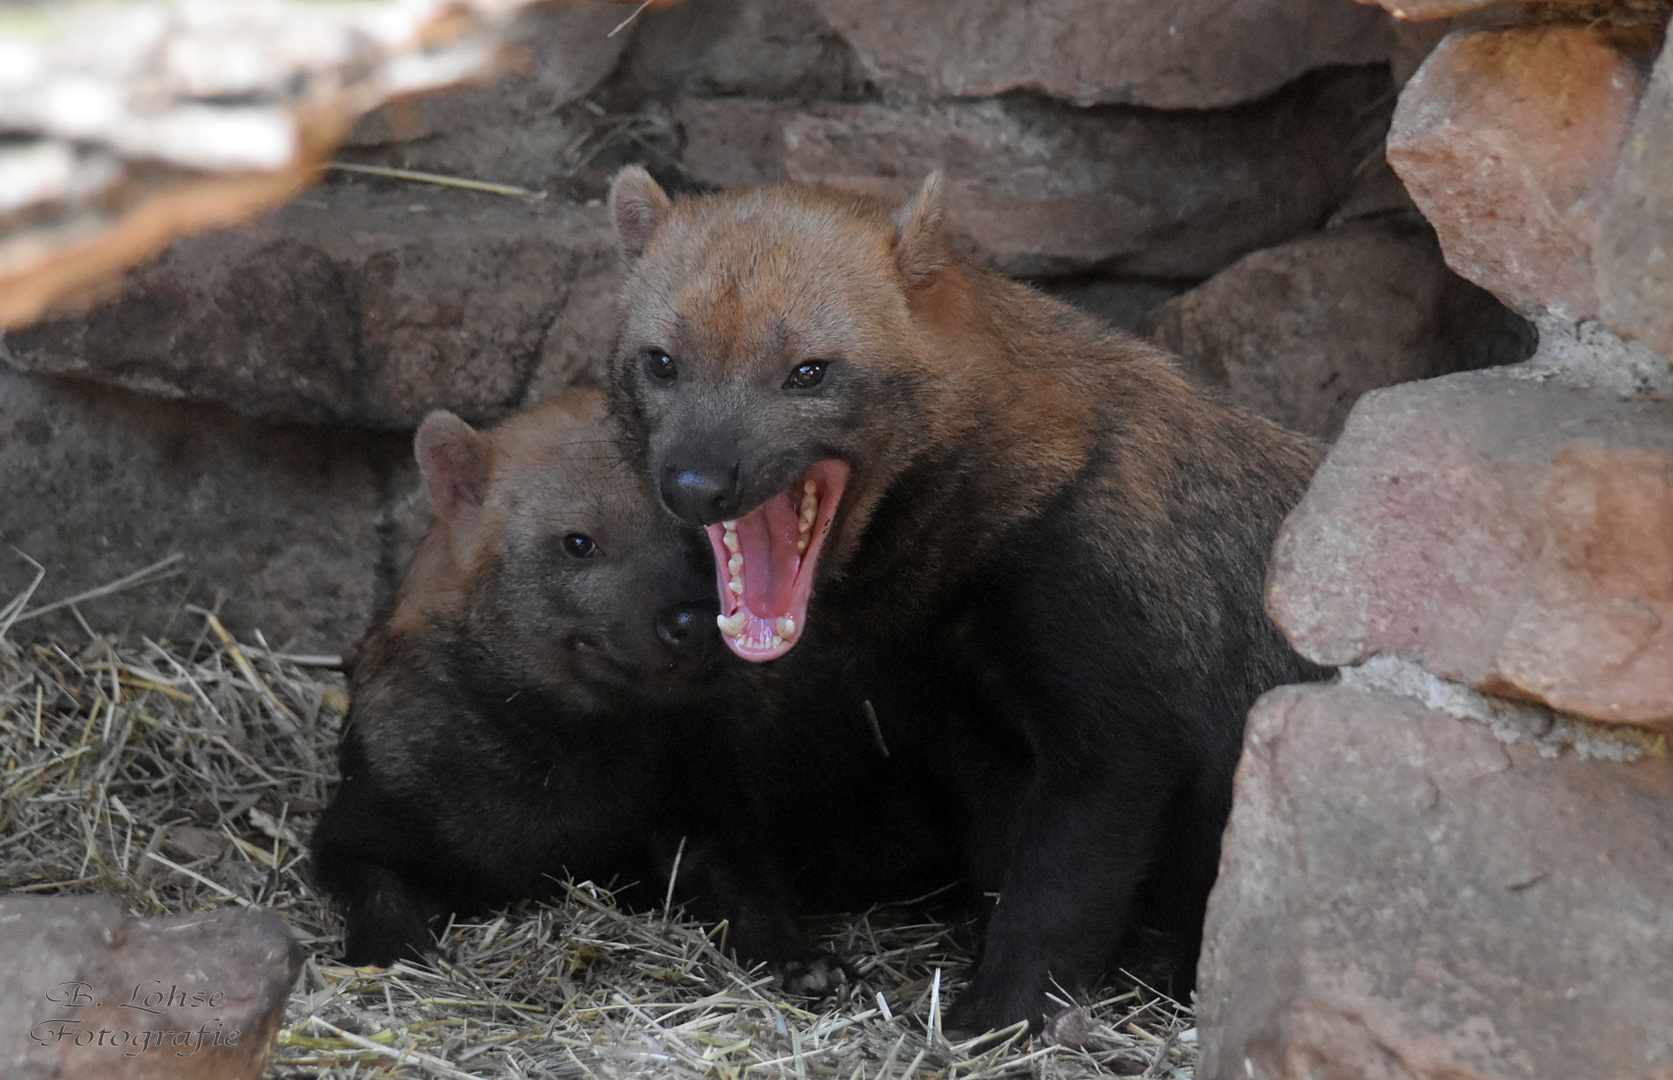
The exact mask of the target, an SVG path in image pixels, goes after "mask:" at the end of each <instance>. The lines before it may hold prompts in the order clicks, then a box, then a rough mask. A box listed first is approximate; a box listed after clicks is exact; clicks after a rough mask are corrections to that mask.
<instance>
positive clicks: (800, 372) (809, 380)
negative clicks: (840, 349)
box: [784, 360, 825, 390]
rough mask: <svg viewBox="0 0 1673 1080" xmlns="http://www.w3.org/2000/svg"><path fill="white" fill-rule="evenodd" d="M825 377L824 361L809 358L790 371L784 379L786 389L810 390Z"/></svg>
mask: <svg viewBox="0 0 1673 1080" xmlns="http://www.w3.org/2000/svg"><path fill="white" fill-rule="evenodd" d="M824 378H825V361H823V360H809V361H808V362H807V363H805V364H802V365H800V366H799V367H797V368H796V370H795V371H792V372H791V373H790V377H789V378H788V379H785V380H784V388H785V389H786V390H811V389H813V388H814V387H815V386H818V385H819V383H820V382H821V381H822V380H823V379H824Z"/></svg>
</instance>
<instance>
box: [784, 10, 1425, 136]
mask: <svg viewBox="0 0 1673 1080" xmlns="http://www.w3.org/2000/svg"><path fill="white" fill-rule="evenodd" d="M815 2H816V3H817V5H818V7H819V10H820V11H821V12H823V13H824V15H825V17H826V18H827V19H829V20H830V22H831V25H832V26H834V27H835V28H836V30H837V32H838V33H840V34H842V35H843V36H844V37H845V38H847V39H848V41H849V43H850V44H851V45H853V46H854V48H855V50H856V51H857V52H858V53H859V54H860V58H861V60H862V61H863V62H864V63H865V64H866V65H867V66H868V67H869V68H870V69H871V70H872V72H873V74H874V76H875V77H876V78H877V79H878V80H879V81H881V82H883V83H884V84H886V85H904V86H906V87H907V88H910V89H915V90H920V91H923V92H925V93H928V94H931V95H934V96H938V97H985V96H988V95H993V94H1003V93H1005V92H1007V91H1011V90H1029V91H1034V92H1037V93H1041V94H1047V95H1050V96H1052V97H1057V98H1063V99H1066V100H1068V101H1072V102H1075V103H1076V104H1079V105H1092V104H1106V103H1115V104H1130V105H1151V106H1156V107H1159V108H1164V109H1202V108H1212V107H1215V106H1220V105H1233V104H1236V103H1238V102H1242V101H1249V100H1252V99H1254V98H1258V97H1262V96H1264V95H1266V94H1269V93H1271V92H1272V91H1274V90H1276V89H1278V87H1280V86H1282V85H1283V84H1285V83H1287V82H1289V81H1290V80H1292V79H1294V78H1296V77H1297V76H1298V75H1301V74H1303V73H1304V72H1307V71H1310V70H1312V69H1314V68H1319V67H1325V66H1328V65H1335V64H1367V63H1376V62H1378V61H1382V60H1386V59H1388V56H1389V54H1390V52H1391V50H1392V49H1393V35H1392V32H1391V31H1390V28H1389V23H1388V19H1387V17H1386V16H1385V15H1384V14H1383V13H1382V12H1380V11H1375V10H1372V9H1368V8H1365V7H1362V6H1358V5H1355V4H1353V3H1350V2H1348V0H1301V2H1295V3H1283V2H1275V0H1232V2H1231V3H1226V2H1224V0H1190V2H1185V3H1172V4H1154V3H1148V2H1146V0H1043V2H1035V3H1027V4H1018V3H1015V2H1013V0H918V2H915V3H910V4H903V3H900V2H899V0H815Z"/></svg>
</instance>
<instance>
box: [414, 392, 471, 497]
mask: <svg viewBox="0 0 1673 1080" xmlns="http://www.w3.org/2000/svg"><path fill="white" fill-rule="evenodd" d="M412 448H413V454H414V456H416V457H417V458H418V472H419V475H420V476H422V477H423V478H424V494H425V495H426V496H428V497H429V500H430V510H431V511H432V512H433V513H434V514H435V515H436V517H437V519H439V520H442V521H451V520H453V519H454V518H456V517H458V516H459V515H460V513H461V512H469V511H472V510H475V509H476V508H478V507H480V506H481V505H482V500H483V498H484V497H485V496H486V495H487V492H488V467H489V463H490V462H489V458H490V450H489V446H488V438H487V436H485V435H483V434H482V433H481V432H479V431H477V430H476V429H475V428H473V427H471V426H470V425H469V424H467V423H465V422H464V421H463V420H461V419H459V418H458V417H457V416H455V415H453V414H452V413H450V412H448V411H446V410H445V409H440V410H437V411H436V412H433V413H431V414H430V415H429V416H426V417H425V418H424V422H423V423H422V424H420V425H418V434H416V435H414V436H413V440H412Z"/></svg>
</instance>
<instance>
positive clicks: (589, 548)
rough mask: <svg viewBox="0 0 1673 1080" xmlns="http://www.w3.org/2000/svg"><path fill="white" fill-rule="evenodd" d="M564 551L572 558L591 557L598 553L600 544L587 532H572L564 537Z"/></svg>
mask: <svg viewBox="0 0 1673 1080" xmlns="http://www.w3.org/2000/svg"><path fill="white" fill-rule="evenodd" d="M563 552H564V554H565V555H568V556H569V557H570V558H572V559H590V558H592V557H593V556H594V555H595V554H597V553H598V545H597V544H595V543H593V538H592V537H590V536H588V535H587V534H586V533H570V534H569V535H568V536H565V537H564V538H563Z"/></svg>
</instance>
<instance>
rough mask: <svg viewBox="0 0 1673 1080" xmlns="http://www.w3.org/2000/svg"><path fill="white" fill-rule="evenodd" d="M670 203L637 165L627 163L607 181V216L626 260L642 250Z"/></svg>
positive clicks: (664, 194) (646, 245) (662, 218)
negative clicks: (608, 185)
mask: <svg viewBox="0 0 1673 1080" xmlns="http://www.w3.org/2000/svg"><path fill="white" fill-rule="evenodd" d="M672 205H673V204H672V203H670V202H669V201H668V195H667V193H666V192H664V191H663V190H662V187H661V186H660V185H659V184H657V182H656V181H655V180H653V179H652V178H651V174H650V173H648V172H646V171H645V170H644V169H642V168H640V167H639V166H637V165H629V166H627V167H626V168H624V169H622V170H621V171H620V172H618V173H617V174H616V175H615V178H614V179H612V180H611V181H610V218H611V220H613V221H614V222H615V223H616V239H617V240H618V241H619V242H620V243H621V246H622V256H623V257H624V258H626V259H627V261H628V262H633V261H634V260H635V259H637V258H638V257H639V256H641V255H643V254H644V253H645V248H646V247H648V246H650V242H651V236H652V235H653V234H654V233H655V232H656V230H657V228H658V227H659V226H660V225H661V224H662V223H663V222H664V221H666V220H667V219H668V210H669V207H670V206H672Z"/></svg>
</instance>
